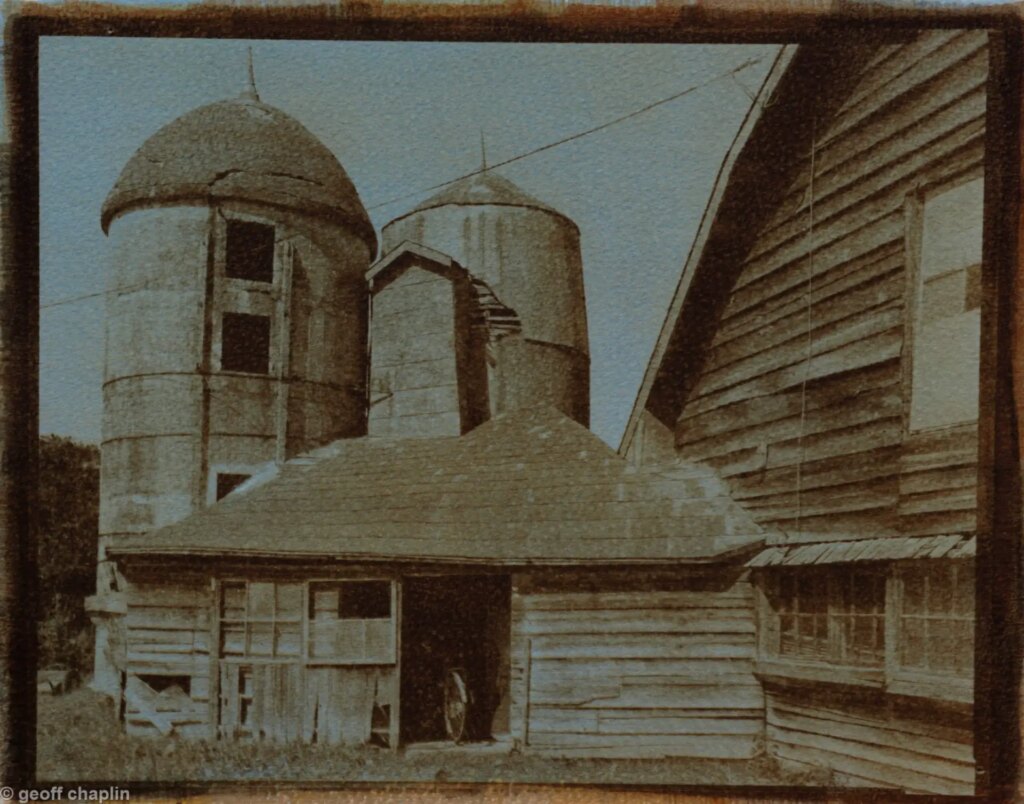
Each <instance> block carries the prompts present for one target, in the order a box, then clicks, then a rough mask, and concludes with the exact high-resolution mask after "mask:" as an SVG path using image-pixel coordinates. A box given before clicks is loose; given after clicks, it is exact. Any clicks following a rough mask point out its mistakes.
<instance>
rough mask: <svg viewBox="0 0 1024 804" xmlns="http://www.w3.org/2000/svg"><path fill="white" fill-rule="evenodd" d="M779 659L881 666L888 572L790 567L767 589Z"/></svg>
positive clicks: (883, 650)
mask: <svg viewBox="0 0 1024 804" xmlns="http://www.w3.org/2000/svg"><path fill="white" fill-rule="evenodd" d="M769 601H770V605H771V608H772V615H773V616H774V619H775V623H774V624H775V626H776V628H777V634H778V641H777V645H775V646H774V647H775V650H774V653H775V654H776V655H777V656H779V657H780V658H794V659H799V660H804V661H807V660H810V661H821V662H829V663H834V664H840V665H852V666H873V665H874V666H877V665H881V664H882V663H883V661H884V658H885V577H884V575H881V574H880V573H878V572H876V571H870V570H867V571H865V570H853V571H850V570H845V571H837V570H836V569H834V568H822V567H808V568H804V569H794V570H786V571H782V572H780V573H778V575H777V577H776V578H775V583H774V592H773V593H770V594H769Z"/></svg>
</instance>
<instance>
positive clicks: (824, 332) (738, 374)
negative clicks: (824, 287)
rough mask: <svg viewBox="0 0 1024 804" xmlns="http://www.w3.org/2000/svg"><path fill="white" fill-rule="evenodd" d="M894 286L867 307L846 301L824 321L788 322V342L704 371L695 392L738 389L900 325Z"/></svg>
mask: <svg viewBox="0 0 1024 804" xmlns="http://www.w3.org/2000/svg"><path fill="white" fill-rule="evenodd" d="M894 288H895V285H890V286H888V287H886V288H884V292H883V293H881V294H879V295H880V296H881V302H880V303H879V304H877V305H874V306H871V307H854V306H853V303H857V302H860V301H862V300H861V299H859V298H855V297H853V296H850V297H847V298H849V299H850V302H851V303H850V305H849V306H847V304H846V300H845V299H844V300H843V303H841V304H840V303H836V304H835V305H833V306H832V307H831V308H830V310H831V313H830V314H828V315H827V316H826V318H827V319H828V320H826V321H824V322H821V323H820V324H819V322H817V321H815V320H814V318H813V317H812V318H811V320H810V327H811V329H810V331H809V332H808V320H807V318H806V316H804V317H803V320H802V321H800V320H798V319H799V318H800V317H799V316H798V317H797V318H794V319H793V320H792V321H791V322H790V329H789V331H788V333H787V335H788V340H785V341H780V342H777V343H774V344H771V345H765V346H764V348H763V349H762V348H761V344H758V346H757V347H755V348H752V349H751V350H750V354H748V356H746V357H742V358H740V359H737V360H734V361H733V362H732V363H729V364H728V365H726V366H723V367H722V368H718V369H712V370H709V371H706V372H705V374H703V375H702V377H701V383H700V386H699V390H700V393H701V394H713V393H715V392H716V391H720V390H722V389H725V388H730V387H732V386H734V385H738V384H740V383H743V382H745V381H747V380H750V379H752V378H754V377H758V376H761V375H764V374H767V373H769V372H772V371H776V370H778V369H782V368H785V367H787V366H792V365H794V364H797V363H803V362H804V361H805V360H807V358H808V357H811V358H812V359H813V358H814V357H817V356H818V355H822V354H826V353H828V352H831V351H834V350H837V349H840V348H842V347H843V346H847V345H848V344H850V343H853V342H856V341H860V340H862V339H865V338H869V337H871V336H872V335H877V334H879V333H883V332H887V331H890V330H892V329H893V328H894V327H897V326H901V325H902V322H903V309H902V301H901V300H900V299H899V298H898V297H897V296H894V295H893V294H892V292H891V291H892V290H893V289H894Z"/></svg>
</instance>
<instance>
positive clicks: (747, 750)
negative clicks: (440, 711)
mask: <svg viewBox="0 0 1024 804" xmlns="http://www.w3.org/2000/svg"><path fill="white" fill-rule="evenodd" d="M581 736H582V735H576V734H570V735H564V736H561V737H559V736H557V735H550V734H546V735H538V737H540V738H541V741H540V742H539V743H537V742H535V741H534V740H533V739H532V736H531V740H530V745H529V748H530V753H536V754H547V755H551V756H562V757H578V758H586V757H602V758H608V759H614V758H622V759H657V758H663V757H707V758H717V759H750V758H752V757H754V756H755V755H756V754H757V741H756V740H755V739H754V738H751V737H749V736H746V735H719V736H717V737H715V738H714V739H711V738H708V737H706V736H703V735H698V736H694V735H679V736H675V737H671V736H668V735H659V736H657V737H653V738H650V739H649V740H645V741H644V742H643V743H642V744H638V741H637V740H636V739H635V738H633V737H619V738H616V737H614V736H613V735H586V737H587V743H588V744H586V745H584V744H582V741H581V740H578V739H575V738H579V737H581Z"/></svg>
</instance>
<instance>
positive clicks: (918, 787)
mask: <svg viewBox="0 0 1024 804" xmlns="http://www.w3.org/2000/svg"><path fill="white" fill-rule="evenodd" d="M767 705H768V706H767V727H768V751H769V754H771V755H772V756H775V757H777V758H778V759H780V760H782V761H784V762H790V763H794V762H795V763H801V764H803V765H814V766H818V767H827V768H830V769H831V770H832V772H833V773H835V774H836V781H837V782H838V783H840V784H847V785H857V786H870V787H899V788H903V789H905V790H907V791H910V792H914V793H939V794H948V795H971V794H972V793H973V791H974V754H973V749H972V740H971V733H972V732H971V722H970V721H971V719H970V715H969V714H962V715H960V716H959V717H958V718H956V719H953V718H948V717H947V718H945V719H944V718H942V717H940V716H938V715H937V714H932V715H931V716H930V717H927V716H922V715H916V716H914V715H909V714H906V713H900V712H899V711H897V710H896V708H895V707H893V706H891V705H890V706H885V705H879V704H878V703H877V702H876V703H870V704H869V703H864V704H856V703H854V702H852V701H850V700H844V701H843V703H842V704H840V703H838V702H835V703H830V702H828V701H827V700H824V699H821V698H818V697H815V696H808V695H807V694H806V693H805V692H803V691H798V692H797V691H784V690H781V689H779V690H776V689H772V690H769V691H768V693H767ZM951 720H955V722H950V721H951ZM944 721H945V722H944Z"/></svg>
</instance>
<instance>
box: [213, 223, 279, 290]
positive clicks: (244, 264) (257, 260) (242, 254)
mask: <svg viewBox="0 0 1024 804" xmlns="http://www.w3.org/2000/svg"><path fill="white" fill-rule="evenodd" d="M224 275H225V276H228V277H230V278H232V279H249V280H251V281H254V282H273V281H274V227H273V226H267V225H266V224H263V223H255V222H251V221H240V220H229V221H228V222H227V246H226V248H225V255H224Z"/></svg>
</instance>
